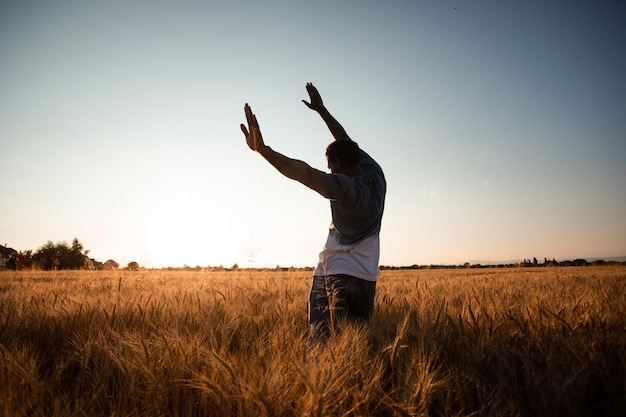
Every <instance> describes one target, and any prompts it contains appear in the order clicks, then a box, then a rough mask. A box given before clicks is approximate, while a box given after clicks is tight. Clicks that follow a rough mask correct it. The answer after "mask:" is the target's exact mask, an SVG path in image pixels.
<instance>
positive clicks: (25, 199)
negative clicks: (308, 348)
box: [0, 0, 626, 267]
mask: <svg viewBox="0 0 626 417" xmlns="http://www.w3.org/2000/svg"><path fill="white" fill-rule="evenodd" d="M625 22H626V6H625V5H624V2H622V1H600V2H591V1H507V0H502V1H470V0H457V1H435V0H433V1H409V0H406V1H399V0H390V1H363V0H342V1H334V0H333V1H327V0H322V1H299V0H292V1H287V0H284V1H272V0H268V1H263V2H261V1H139V0H136V1H101V2H96V1H94V2H91V1H54V2H50V1H1V2H0V241H1V242H0V243H1V244H7V245H8V246H10V247H13V248H15V249H17V250H27V249H37V248H38V247H40V246H41V245H43V244H44V243H45V242H47V241H48V240H51V241H53V242H59V241H68V242H71V240H72V239H73V238H74V237H77V238H78V239H79V240H80V241H81V242H82V243H83V244H84V246H85V248H86V249H90V251H91V252H90V255H91V256H92V257H95V258H96V259H98V260H101V261H104V260H107V259H109V258H112V259H114V260H116V261H118V262H119V263H121V264H122V265H125V264H126V263H128V262H129V261H137V262H139V264H141V265H144V266H148V267H162V266H182V265H183V264H187V265H190V266H195V265H220V264H221V265H224V266H230V265H232V264H234V263H238V264H239V265H240V266H248V265H254V266H264V267H265V266H272V267H273V266H276V265H281V266H290V265H294V266H313V265H314V264H315V263H316V261H317V255H318V253H319V251H320V250H321V248H322V246H323V244H324V241H325V238H326V234H327V230H328V225H329V224H330V209H329V203H328V202H327V201H325V200H324V199H323V198H322V197H320V196H319V195H317V194H316V193H314V192H313V191H311V190H309V189H307V188H305V187H304V186H302V185H300V184H298V183H296V182H293V181H291V180H288V179H286V178H284V177H282V176H281V175H280V174H279V173H278V172H277V171H276V170H275V169H274V168H272V167H271V166H270V165H269V164H268V163H267V162H265V161H264V160H263V159H262V158H261V157H260V156H259V155H257V154H255V153H253V152H252V151H250V150H249V149H248V148H247V147H246V145H245V141H244V137H243V135H242V133H241V131H240V130H239V124H240V123H241V122H243V121H244V120H245V119H244V113H243V105H244V103H245V102H248V103H250V105H251V106H252V108H253V110H254V111H255V113H256V114H257V117H258V119H259V123H260V125H261V129H262V132H263V135H264V138H265V140H266V143H267V144H268V145H270V146H272V147H273V148H274V149H276V150H278V151H279V152H281V153H284V154H286V155H288V156H291V157H294V158H297V159H302V160H304V161H306V162H308V163H309V164H311V165H312V166H314V167H316V168H319V169H326V161H325V158H324V149H325V147H326V146H327V145H328V143H329V142H330V141H331V136H330V135H329V133H328V131H327V129H326V127H325V125H324V124H323V122H322V121H321V119H320V118H319V116H318V115H317V114H316V113H314V112H312V111H311V110H309V109H308V108H307V107H306V106H305V105H304V104H302V102H301V100H302V99H308V96H307V94H306V90H305V84H306V83H307V82H313V83H314V84H315V85H316V86H317V87H318V89H319V91H320V93H321V94H322V97H323V99H324V102H325V104H326V105H327V107H328V108H329V110H330V111H331V112H332V113H333V115H334V116H335V117H336V118H337V119H338V120H339V121H340V122H341V123H342V124H343V126H344V127H345V129H346V130H347V132H348V133H349V134H350V136H351V137H352V138H353V139H354V140H355V141H357V142H358V143H359V144H360V145H361V146H362V147H363V148H364V149H365V150H366V151H367V152H368V153H369V154H370V155H372V156H373V157H374V158H375V159H376V160H377V161H378V162H379V163H380V164H381V165H382V167H383V169H384V171H385V175H386V178H387V184H388V191H387V204H386V211H385V217H384V219H383V231H382V233H381V242H382V243H381V264H383V265H412V264H441V263H450V264H455V263H463V262H466V261H472V260H483V261H504V260H515V259H523V258H530V257H533V256H536V257H537V258H539V259H540V260H543V258H544V257H548V258H556V259H561V260H563V259H574V258H579V257H608V256H622V255H626V80H625V75H624V74H626V24H625Z"/></svg>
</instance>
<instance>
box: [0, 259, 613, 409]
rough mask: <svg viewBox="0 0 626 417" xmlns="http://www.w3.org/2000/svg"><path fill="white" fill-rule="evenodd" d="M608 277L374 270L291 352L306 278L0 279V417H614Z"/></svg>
mask: <svg viewBox="0 0 626 417" xmlns="http://www.w3.org/2000/svg"><path fill="white" fill-rule="evenodd" d="M625 284H626V268H624V267H580V268H528V269H502V270H496V269H491V270H454V271H451V270H430V271H427V270H421V271H395V272H393V271H386V272H384V273H383V276H382V277H381V280H380V281H379V285H378V293H377V298H376V310H375V313H374V319H373V321H372V323H371V324H370V325H369V326H367V327H359V326H354V325H347V326H344V327H343V328H342V329H341V332H340V333H339V334H338V335H337V336H336V337H335V338H333V339H331V340H329V341H328V342H327V343H326V344H325V345H315V346H311V345H309V343H308V342H307V333H308V326H307V321H306V300H307V295H308V290H309V286H310V276H309V273H308V272H254V273H252V272H248V271H245V270H244V271H239V272H211V273H208V272H147V271H139V272H127V271H117V272H17V273H16V272H2V273H0V358H1V359H0V415H2V416H112V415H117V416H156V415H161V416H368V415H370V416H414V415H415V416H426V415H433V416H469V415H472V416H568V417H573V416H590V415H615V416H617V415H620V416H621V415H625V414H626V398H625V391H626V291H625V287H626V285H625Z"/></svg>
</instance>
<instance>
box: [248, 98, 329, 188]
mask: <svg viewBox="0 0 626 417" xmlns="http://www.w3.org/2000/svg"><path fill="white" fill-rule="evenodd" d="M244 112H245V113H246V119H247V121H248V127H247V128H246V125H244V124H243V123H242V124H241V125H240V127H241V131H242V132H243V134H244V135H245V137H246V143H247V144H248V147H249V148H250V149H252V150H253V151H256V152H258V153H259V154H261V156H262V157H263V158H265V160H266V161H267V162H269V163H270V164H271V165H272V166H273V167H274V168H276V169H277V170H278V171H279V172H280V173H281V174H283V175H284V176H286V177H287V178H291V179H292V180H296V181H298V182H299V183H301V184H303V185H305V186H307V187H309V188H310V189H312V190H314V191H317V192H318V193H319V194H321V195H322V196H324V197H325V196H326V180H325V178H324V173H323V172H322V171H319V170H317V169H315V168H312V167H311V166H310V165H308V164H307V163H306V162H303V161H300V160H297V159H292V158H289V157H286V156H285V155H283V154H281V153H278V152H276V151H274V150H273V149H272V148H270V147H269V146H267V145H266V144H265V142H264V141H263V135H261V129H260V127H259V122H258V121H257V119H256V115H255V114H254V113H252V109H251V108H250V106H248V103H246V105H245V107H244Z"/></svg>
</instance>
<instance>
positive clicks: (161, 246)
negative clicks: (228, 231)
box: [146, 196, 223, 268]
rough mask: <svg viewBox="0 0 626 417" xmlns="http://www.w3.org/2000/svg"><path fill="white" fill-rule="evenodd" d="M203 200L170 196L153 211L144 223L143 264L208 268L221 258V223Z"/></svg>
mask: <svg viewBox="0 0 626 417" xmlns="http://www.w3.org/2000/svg"><path fill="white" fill-rule="evenodd" d="M219 220H220V219H218V218H216V216H215V215H214V213H213V212H212V210H211V209H210V206H209V205H208V204H207V202H206V201H202V200H201V199H196V198H192V197H187V196H182V197H173V198H171V199H169V200H166V201H162V202H161V203H160V204H158V207H155V208H154V209H153V210H152V213H151V215H150V216H149V221H148V222H147V225H149V226H148V227H149V228H150V230H149V231H148V233H146V235H147V236H146V237H147V238H148V241H147V242H146V246H147V249H146V255H147V260H146V263H147V264H149V266H152V267H157V268H159V267H168V266H172V267H181V266H184V265H188V266H196V265H202V266H205V265H208V264H209V263H211V262H213V261H214V260H216V259H219V258H220V255H222V254H221V253H220V247H219V246H220V245H219V242H220V240H221V239H222V234H223V230H222V226H221V224H222V222H220V221H219Z"/></svg>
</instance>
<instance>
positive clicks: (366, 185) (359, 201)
mask: <svg viewBox="0 0 626 417" xmlns="http://www.w3.org/2000/svg"><path fill="white" fill-rule="evenodd" d="M306 89H307V92H308V93H309V97H310V102H307V101H305V100H302V102H303V103H304V104H305V105H306V106H307V107H308V108H310V109H311V110H314V111H316V112H317V113H319V115H320V116H321V117H322V120H323V121H324V122H325V123H326V125H327V126H328V129H329V130H330V133H331V134H332V136H333V137H334V139H335V141H334V142H333V143H331V144H330V145H328V147H327V148H326V158H327V161H328V168H329V169H330V172H331V173H330V174H328V173H325V172H322V171H319V170H317V169H314V168H312V167H310V166H309V165H308V164H306V163H305V162H302V161H299V160H296V159H291V158H288V157H286V156H284V155H282V154H280V153H278V152H276V151H274V150H273V149H272V148H270V147H269V146H267V145H266V144H265V142H264V141H263V136H262V135H261V130H260V128H259V123H258V121H257V119H256V116H255V115H254V113H252V109H251V108H250V106H249V105H248V104H247V103H246V105H245V107H244V111H245V114H246V119H247V121H248V127H246V126H245V125H244V124H242V125H241V131H242V132H243V134H244V135H245V137H246V142H247V144H248V146H249V147H250V149H252V150H253V151H256V152H258V153H259V154H261V156H263V158H265V159H266V160H267V161H268V162H269V163H270V164H271V165H273V166H274V167H275V168H276V169H277V170H278V171H279V172H280V173H282V174H283V175H285V176H286V177H288V178H291V179H293V180H296V181H298V182H300V183H302V184H304V185H305V186H307V187H309V188H310V189H312V190H314V191H317V192H318V193H319V194H321V195H322V196H323V197H325V198H327V199H329V200H330V208H331V214H332V223H331V225H330V229H329V232H328V238H327V240H326V245H325V246H324V249H323V250H322V252H321V253H320V255H319V262H318V264H317V267H316V268H315V272H314V274H313V284H312V286H311V293H310V296H309V323H310V324H311V326H312V327H313V328H314V329H315V332H316V333H317V334H319V335H322V336H328V335H330V334H332V333H334V329H335V324H336V323H337V322H338V321H339V320H342V319H350V320H356V321H364V322H369V321H370V319H371V317H372V313H373V311H374V295H375V292H376V280H377V279H378V275H379V266H378V262H379V257H380V240H379V234H380V227H381V221H382V216H383V209H384V206H385V193H386V189H387V184H386V182H385V176H384V174H383V171H382V169H381V168H380V166H379V165H378V164H377V163H376V162H375V161H374V160H373V159H372V158H371V157H370V156H369V155H368V154H367V153H365V152H364V151H363V150H361V149H360V148H359V146H358V145H357V144H356V142H353V141H352V140H351V139H350V137H349V136H348V134H347V133H346V131H345V130H344V128H343V127H342V126H341V124H340V123H339V122H338V121H337V120H336V119H335V118H334V117H333V116H332V115H331V114H330V112H329V111H328V110H327V109H326V107H325V106H324V103H323V101H322V97H321V96H320V94H319V92H318V91H317V89H316V88H315V87H314V86H313V84H311V83H308V84H307V85H306Z"/></svg>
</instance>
